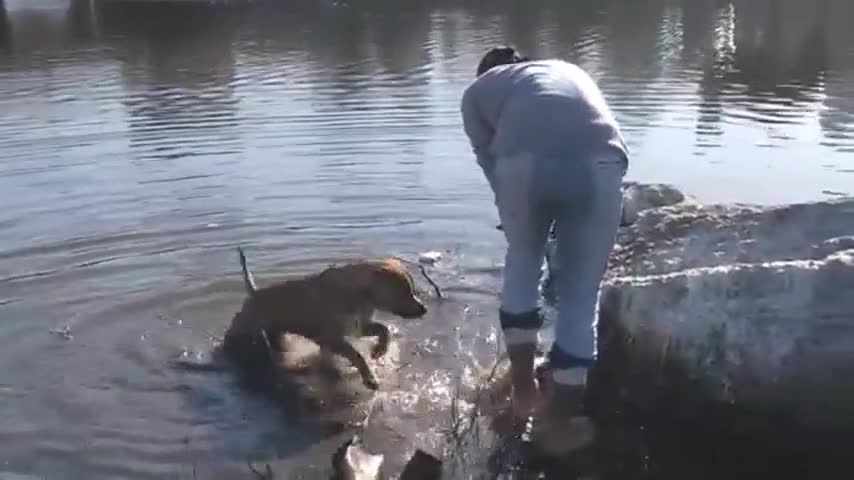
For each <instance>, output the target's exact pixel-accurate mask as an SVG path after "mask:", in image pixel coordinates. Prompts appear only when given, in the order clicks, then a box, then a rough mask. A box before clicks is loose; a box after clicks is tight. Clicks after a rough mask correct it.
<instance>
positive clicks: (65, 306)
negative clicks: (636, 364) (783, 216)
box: [0, 0, 854, 479]
mask: <svg viewBox="0 0 854 480" xmlns="http://www.w3.org/2000/svg"><path fill="white" fill-rule="evenodd" d="M404 3H405V6H401V5H402V4H404ZM851 18H854V3H852V2H851V1H849V0H815V1H812V2H807V1H802V0H736V1H723V0H645V1H637V0H571V1H570V0H553V1H548V0H532V1H529V2H527V3H523V2H511V1H509V0H500V1H492V2H477V1H465V0H458V1H452V0H438V1H435V2H426V1H420V0H417V1H412V2H392V1H388V2H385V1H382V0H350V1H349V3H348V4H346V5H333V4H332V3H329V2H325V0H314V1H304V0H298V1H294V2H289V1H272V0H270V1H264V2H255V3H252V4H245V3H241V4H239V5H228V6H222V5H213V4H210V3H207V2H203V3H196V2H184V3H182V4H178V3H177V2H173V3H168V2H158V3H143V2H128V3H122V2H119V1H99V0H93V1H89V0H82V1H78V0H70V1H69V0H66V1H62V0H0V202H2V205H3V208H2V210H0V346H1V347H2V348H0V364H2V365H3V366H4V368H3V370H2V372H0V472H15V473H21V474H23V473H29V474H34V475H37V476H39V477H40V478H87V479H88V478H157V479H162V478H192V468H193V467H192V466H193V465H194V464H196V465H198V468H199V472H201V471H202V469H203V468H207V470H204V471H205V473H204V475H201V474H200V478H212V477H214V476H215V475H219V477H217V478H252V476H251V472H249V471H248V469H247V468H246V466H245V460H246V459H254V460H258V461H262V460H264V461H270V462H278V464H279V465H280V467H281V468H286V467H293V468H296V469H306V470H305V471H312V470H311V469H312V468H315V467H317V466H318V465H321V464H323V465H325V462H327V461H328V460H327V459H328V456H327V455H328V453H329V452H330V451H331V449H332V448H334V446H335V445H336V444H335V442H334V441H333V440H330V438H332V437H330V436H328V435H326V434H324V433H323V432H319V431H316V430H317V429H314V427H313V426H311V425H310V424H311V422H310V421H308V420H305V419H301V418H293V416H288V415H286V414H282V413H281V412H280V410H278V409H276V408H275V405H273V404H271V403H270V402H266V401H264V400H263V399H259V398H256V397H255V396H252V395H250V394H247V393H246V392H245V391H244V390H243V389H241V388H240V386H239V385H238V384H237V383H236V382H235V380H234V379H233V378H232V376H231V375H230V374H229V373H228V372H225V373H223V372H218V373H217V372H214V373H211V372H196V371H188V370H185V369H179V368H175V366H174V363H173V362H174V361H175V360H176V359H182V358H206V356H207V355H208V353H209V352H210V350H211V344H212V341H211V339H210V338H209V335H208V334H207V332H210V333H211V334H212V335H214V336H216V335H217V334H221V333H222V331H223V330H224V329H225V328H226V326H227V323H228V321H229V319H230V317H231V315H232V314H233V313H234V311H235V310H236V309H237V308H238V307H239V302H240V300H241V296H242V291H241V288H242V286H241V280H240V277H239V265H238V263H237V256H236V253H235V250H234V248H235V246H236V245H238V244H240V245H243V246H244V247H245V248H246V251H247V255H248V256H249V257H250V263H251V264H252V265H253V269H254V270H255V272H256V276H257V277H258V279H259V280H260V281H261V283H265V282H267V281H270V280H272V279H273V278H281V277H283V276H286V275H295V274H301V273H307V272H310V271H314V270H317V269H319V268H322V267H323V266H325V265H327V264H330V263H333V262H339V261H343V260H345V259H349V258H354V257H357V256H360V255H386V254H397V255H402V256H406V257H409V258H416V257H417V254H418V253H419V252H423V251H425V250H441V251H445V252H446V255H445V259H444V260H443V261H442V262H441V264H440V266H438V267H437V268H436V269H435V272H434V275H435V277H436V280H437V282H438V283H439V284H440V285H442V287H443V288H444V289H445V292H446V294H447V295H448V297H449V298H448V300H446V301H445V302H442V303H441V304H440V303H437V302H435V301H431V305H430V306H431V314H430V315H429V316H428V318H426V319H423V320H419V321H416V322H407V323H403V322H399V321H397V320H392V321H393V322H394V323H396V324H398V327H399V334H398V341H399V345H400V347H399V348H400V352H401V353H400V357H401V359H400V362H401V364H403V365H407V364H408V365H409V366H408V367H407V368H405V369H404V368H401V369H400V371H398V372H397V376H395V377H394V378H393V379H391V378H390V379H388V380H386V381H385V382H387V383H388V384H389V386H387V387H385V388H386V390H387V391H386V393H385V394H386V395H390V397H388V398H392V399H394V398H398V399H404V400H405V399H407V398H410V397H407V396H406V394H407V393H408V392H412V391H414V392H416V393H419V394H422V397H424V398H426V399H428V400H431V402H432V403H431V402H428V405H427V407H424V408H433V407H430V405H445V404H443V403H442V402H441V401H439V400H441V399H445V400H447V388H446V387H447V385H448V384H449V383H453V380H454V379H455V378H458V377H460V375H461V369H462V366H463V365H469V364H470V363H471V361H472V360H471V358H470V357H471V355H470V353H471V352H481V353H483V352H486V351H488V350H489V348H490V346H491V345H493V344H494V342H495V331H494V323H495V319H494V318H493V317H494V314H495V309H496V305H497V303H496V298H495V296H496V295H495V294H496V291H497V287H498V285H499V282H500V272H501V270H500V264H501V260H502V248H503V239H502V237H501V236H500V235H499V232H497V231H495V229H494V225H495V223H496V215H495V212H494V210H493V205H492V202H491V198H490V194H489V192H488V189H487V187H486V184H485V181H484V180H483V179H482V178H481V176H480V171H479V169H478V168H477V167H476V166H475V164H474V162H473V158H472V155H471V153H470V150H469V147H468V144H467V140H466V138H465V136H464V134H463V132H462V129H461V124H460V118H459V113H458V111H459V110H458V101H459V97H460V94H461V92H462V90H463V89H464V88H465V86H466V85H467V83H468V82H469V81H471V79H472V78H473V72H474V69H475V66H476V63H477V61H478V59H479V57H480V55H481V54H482V53H483V51H484V50H485V49H486V48H488V47H489V46H491V45H492V44H493V43H496V42H500V43H512V44H514V45H516V46H517V47H519V48H520V49H521V50H523V51H524V52H525V53H527V54H529V55H531V56H535V57H545V56H560V57H563V58H567V59H570V60H572V61H575V62H577V63H579V64H580V65H581V66H583V67H584V68H586V69H588V70H589V71H590V72H591V73H592V74H593V75H594V77H595V78H596V79H597V80H598V81H599V82H600V83H601V86H602V88H603V90H604V91H605V93H606V96H607V97H608V99H609V101H610V102H611V104H612V106H613V108H614V110H615V112H616V115H617V117H618V119H619V120H620V122H621V123H622V125H623V128H624V132H625V135H626V139H627V141H628V143H629V145H630V147H631V149H632V163H631V167H630V172H629V176H628V178H629V179H630V180H638V181H644V182H646V181H650V182H667V183H673V184H676V185H677V186H679V187H682V188H683V189H684V190H685V191H687V192H688V193H690V194H693V195H695V196H697V197H699V198H700V199H702V200H706V201H712V202H717V201H726V202H731V201H738V202H759V203H780V202H799V201H809V200H815V199H824V198H830V197H835V196H840V195H854V30H852V29H851V27H850V19H851ZM422 283H423V282H422ZM423 286H424V285H422V287H423ZM62 332H65V333H62ZM407 359H409V360H412V359H417V362H410V361H408V360H407ZM416 387H417V388H416ZM395 395H397V396H395ZM440 397H441V398H440ZM437 398H438V399H439V400H437ZM404 400H401V401H399V402H397V403H395V402H390V404H393V405H397V407H395V408H397V410H394V414H395V416H396V418H397V419H398V420H399V422H398V423H397V424H395V425H389V426H388V429H389V431H394V432H396V433H397V434H399V436H400V438H401V439H406V438H409V437H410V435H409V434H410V433H413V432H424V431H425V430H429V428H428V427H430V426H432V425H434V424H435V423H436V422H435V421H436V420H437V416H439V415H441V407H435V408H436V409H437V410H436V412H435V415H436V416H431V415H430V414H429V412H428V414H426V415H425V414H424V412H420V413H419V412H418V411H417V409H415V410H413V408H414V407H413V406H412V405H414V404H415V400H411V401H409V400H406V401H404ZM433 400H436V401H433ZM271 419H274V420H272V421H271ZM306 424H309V425H308V426H306ZM434 433H435V432H434ZM312 435H314V436H312ZM390 438H397V437H393V436H392V437H390ZM422 440H423V441H424V442H427V443H430V442H431V441H432V440H430V439H429V438H427V437H422ZM386 443H387V444H386V445H385V446H383V448H385V447H389V448H391V447H393V446H394V447H399V444H401V443H403V442H401V441H397V440H392V441H387V442H386ZM401 448H403V447H401ZM240 475H243V477H241V476H240ZM306 475H308V476H309V477H310V476H311V474H306ZM0 476H2V475H0ZM4 478H5V477H4ZM290 478H296V477H295V476H293V477H290Z"/></svg>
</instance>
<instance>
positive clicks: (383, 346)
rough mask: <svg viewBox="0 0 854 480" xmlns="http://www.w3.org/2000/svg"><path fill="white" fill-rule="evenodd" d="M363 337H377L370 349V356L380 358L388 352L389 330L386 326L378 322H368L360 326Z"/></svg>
mask: <svg viewBox="0 0 854 480" xmlns="http://www.w3.org/2000/svg"><path fill="white" fill-rule="evenodd" d="M362 336H363V337H377V344H376V345H374V348H372V349H371V358H380V357H382V356H383V355H385V354H386V353H387V352H388V345H389V343H391V332H389V330H388V327H387V326H385V325H384V324H382V323H379V322H370V323H367V324H365V325H364V326H363V327H362Z"/></svg>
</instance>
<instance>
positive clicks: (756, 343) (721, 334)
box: [600, 185, 854, 429]
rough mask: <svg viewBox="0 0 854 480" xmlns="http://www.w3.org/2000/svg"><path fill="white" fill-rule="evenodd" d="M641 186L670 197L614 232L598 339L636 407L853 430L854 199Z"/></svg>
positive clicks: (656, 197) (641, 190)
mask: <svg viewBox="0 0 854 480" xmlns="http://www.w3.org/2000/svg"><path fill="white" fill-rule="evenodd" d="M635 188H637V189H638V196H639V198H645V199H649V201H650V202H661V203H662V204H664V205H665V206H660V207H651V208H648V209H646V210H645V211H643V212H642V214H641V215H640V216H639V218H638V221H637V222H636V223H635V224H633V225H631V226H630V227H627V228H625V229H622V230H621V232H620V233H619V235H618V246H617V248H616V249H615V252H614V255H613V256H612V258H611V261H610V266H609V270H608V272H607V274H606V282H605V286H604V288H603V294H602V299H601V304H600V350H601V352H602V358H603V362H602V363H603V365H604V364H610V366H609V367H608V368H609V369H611V370H613V371H619V372H620V373H619V374H620V375H621V378H622V380H624V381H625V382H626V389H627V391H631V393H630V394H628V395H629V396H631V397H632V398H634V399H635V401H634V403H635V404H636V406H637V407H639V408H641V409H642V410H643V409H647V410H649V411H651V410H652V409H657V410H658V411H660V410H661V409H666V408H667V407H664V406H663V404H661V403H659V402H658V401H659V400H660V399H662V398H664V397H668V396H669V398H671V399H673V400H674V404H678V409H679V410H681V411H682V412H683V413H685V414H686V415H693V416H697V415H699V416H702V415H703V412H704V411H706V412H707V413H708V412H709V410H706V409H707V408H712V407H714V406H726V408H727V409H729V411H735V410H740V411H744V412H752V413H751V416H753V414H755V413H757V412H760V413H761V412H765V413H769V415H770V414H771V413H772V412H773V415H775V416H777V417H775V418H787V419H788V420H791V421H792V422H793V424H797V425H799V426H803V427H804V428H818V429H820V428H831V427H833V428H838V427H841V426H848V427H854V362H852V361H851V360H852V353H851V352H854V200H838V201H829V202H817V203H812V204H799V205H789V206H775V207H761V206H745V205H732V206H724V205H709V206H706V205H701V204H700V203H698V202H696V201H693V200H692V201H686V200H685V199H684V197H683V199H682V200H679V201H678V202H675V203H672V202H671V201H673V200H677V199H679V198H680V196H679V195H676V194H675V193H672V192H670V191H669V190H667V191H668V192H669V193H667V194H663V193H661V192H663V191H664V190H661V189H656V190H655V192H652V193H650V192H648V191H647V190H646V187H645V186H643V185H637V186H636V187H635ZM615 339H618V340H619V341H615ZM614 359H620V360H619V362H620V363H619V364H617V363H614V362H616V360H614ZM603 368H605V367H603ZM612 373H613V372H612ZM680 389H681V390H680ZM667 390H670V391H669V392H668V391H667ZM674 413H675V412H674ZM753 417H754V418H758V417H755V416H753ZM745 418H746V417H745ZM788 420H787V421H788ZM757 422H758V420H757ZM745 428H747V427H745Z"/></svg>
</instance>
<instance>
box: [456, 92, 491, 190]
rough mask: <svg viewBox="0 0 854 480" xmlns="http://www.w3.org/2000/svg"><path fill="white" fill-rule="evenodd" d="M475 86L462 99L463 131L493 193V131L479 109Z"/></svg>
mask: <svg viewBox="0 0 854 480" xmlns="http://www.w3.org/2000/svg"><path fill="white" fill-rule="evenodd" d="M474 87H476V84H475V85H472V86H470V87H469V88H467V89H466V91H465V92H464V93H463V99H462V108H461V110H462V116H463V129H464V130H465V132H466V136H468V138H469V143H470V144H471V147H472V151H473V152H474V155H475V157H476V158H477V164H478V165H480V168H481V169H482V170H483V174H484V175H485V176H486V180H487V181H488V182H489V187H490V188H491V189H492V192H493V193H496V191H495V182H494V179H493V175H492V173H493V168H494V167H495V159H493V158H492V155H490V153H489V145H490V143H492V135H493V130H492V127H491V126H490V125H489V124H488V123H486V122H485V121H484V119H483V115H481V113H480V110H479V109H478V105H477V99H476V90H475V88H474Z"/></svg>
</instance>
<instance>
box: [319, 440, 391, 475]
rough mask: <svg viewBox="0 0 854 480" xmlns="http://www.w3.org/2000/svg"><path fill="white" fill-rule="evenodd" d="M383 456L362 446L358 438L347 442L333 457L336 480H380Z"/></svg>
mask: <svg viewBox="0 0 854 480" xmlns="http://www.w3.org/2000/svg"><path fill="white" fill-rule="evenodd" d="M384 459H385V458H384V456H383V455H375V454H372V453H370V452H368V451H367V450H365V448H364V447H363V446H362V442H361V441H360V440H359V438H358V437H353V438H352V439H350V440H348V441H347V442H345V443H344V444H343V445H341V447H340V448H339V449H338V450H337V451H336V452H335V454H334V455H333V456H332V470H333V478H334V479H335V480H376V479H378V478H380V468H381V467H382V464H383V461H384Z"/></svg>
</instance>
